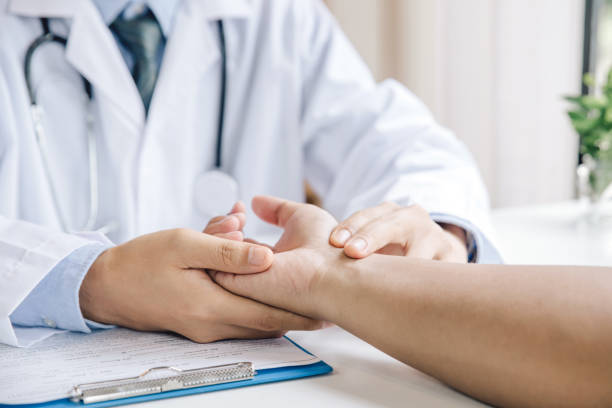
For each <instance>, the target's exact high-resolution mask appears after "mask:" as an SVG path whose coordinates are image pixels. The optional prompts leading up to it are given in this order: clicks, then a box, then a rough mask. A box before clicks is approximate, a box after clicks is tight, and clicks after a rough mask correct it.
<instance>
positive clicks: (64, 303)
mask: <svg viewBox="0 0 612 408" xmlns="http://www.w3.org/2000/svg"><path fill="white" fill-rule="evenodd" d="M109 247H110V246H109V245H104V244H100V243H95V244H90V245H86V246H83V247H81V248H79V249H77V250H75V251H73V252H72V253H71V254H70V255H68V256H67V257H66V258H64V259H62V260H61V261H60V262H59V263H58V264H57V265H56V266H55V267H54V268H53V269H52V270H51V271H50V272H49V273H48V274H47V276H45V278H44V279H43V280H42V281H40V283H39V284H38V285H37V286H36V287H35V288H34V289H33V290H32V291H31V292H30V293H29V294H28V296H27V297H26V298H25V299H24V300H23V302H21V304H20V305H19V306H18V307H17V308H16V309H15V310H14V311H13V313H12V314H11V316H10V320H11V323H12V324H13V325H17V326H22V327H24V326H25V327H45V328H50V329H63V330H70V331H79V332H84V333H90V332H91V329H92V328H93V329H97V328H107V327H110V326H107V325H100V324H98V323H95V322H88V321H86V320H85V319H84V318H83V314H82V313H81V307H80V304H79V290H80V288H81V283H82V282H83V279H84V278H85V275H86V274H87V272H88V271H89V268H90V267H91V265H92V264H93V263H94V261H95V260H96V259H97V258H98V256H99V255H100V254H101V253H102V252H104V251H105V250H106V249H108V248H109Z"/></svg>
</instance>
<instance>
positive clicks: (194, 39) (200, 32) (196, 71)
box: [147, 7, 220, 127]
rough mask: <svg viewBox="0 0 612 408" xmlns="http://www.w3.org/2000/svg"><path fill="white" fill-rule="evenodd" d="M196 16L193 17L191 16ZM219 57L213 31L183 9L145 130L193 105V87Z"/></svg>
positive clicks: (176, 23)
mask: <svg viewBox="0 0 612 408" xmlns="http://www.w3.org/2000/svg"><path fill="white" fill-rule="evenodd" d="M194 14H195V15H194ZM219 58H220V52H219V46H218V44H217V41H216V36H215V32H214V31H213V30H212V29H211V26H210V24H208V21H206V19H204V18H203V17H202V15H201V14H199V15H198V14H196V13H193V11H192V10H190V7H182V8H180V9H179V11H178V12H177V15H176V16H175V24H174V29H173V32H172V34H171V35H170V37H169V39H168V43H167V44H166V50H165V53H164V58H163V63H162V66H161V70H160V75H159V79H158V81H157V84H156V88H155V94H154V95H153V100H152V103H151V108H150V112H149V120H148V121H149V123H148V124H147V126H148V127H151V126H154V125H155V123H154V122H156V121H157V120H158V119H160V118H165V117H167V116H168V115H169V114H171V113H170V112H169V109H168V107H169V106H172V107H174V108H173V109H171V110H170V111H172V112H174V111H176V110H177V108H178V110H180V107H182V106H183V105H185V104H191V103H193V96H192V94H193V91H194V86H195V84H197V83H199V81H200V80H201V78H202V76H203V74H204V73H205V72H206V71H207V70H208V69H210V68H211V66H212V65H213V64H214V63H215V62H216V61H218V60H219Z"/></svg>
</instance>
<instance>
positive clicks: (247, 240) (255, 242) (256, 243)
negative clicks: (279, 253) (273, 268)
mask: <svg viewBox="0 0 612 408" xmlns="http://www.w3.org/2000/svg"><path fill="white" fill-rule="evenodd" d="M244 242H249V243H251V244H255V245H259V246H265V247H266V248H270V249H271V250H272V245H268V244H266V243H265V242H260V241H257V240H254V239H252V238H245V239H244Z"/></svg>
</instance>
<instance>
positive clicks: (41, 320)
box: [10, 0, 501, 333]
mask: <svg viewBox="0 0 612 408" xmlns="http://www.w3.org/2000/svg"><path fill="white" fill-rule="evenodd" d="M180 1H181V0H147V1H144V2H143V1H133V0H95V3H96V5H97V7H98V9H99V10H100V14H101V15H102V18H103V19H104V21H105V23H106V24H107V25H110V24H111V23H112V22H113V21H114V19H115V18H116V17H117V16H118V15H119V13H121V12H122V11H123V12H125V13H126V14H125V15H124V16H125V17H126V18H129V17H130V14H131V15H132V16H136V15H138V14H139V13H142V12H143V11H146V8H145V9H143V8H142V7H141V6H140V4H143V3H144V4H146V5H147V6H148V7H149V8H150V9H151V11H152V12H153V14H154V15H155V17H156V18H157V20H158V21H159V23H160V25H161V27H162V31H163V33H164V35H165V36H166V37H167V36H168V34H169V33H170V32H171V30H172V24H173V20H174V15H175V13H176V10H177V6H178V5H179V3H180ZM119 46H120V48H121V50H122V53H123V56H124V58H125V59H126V63H127V64H128V66H129V67H131V65H132V63H131V57H130V56H129V54H128V53H127V52H126V51H125V50H124V49H123V48H122V47H121V45H119ZM431 218H432V219H433V220H434V221H436V222H438V223H446V224H453V225H456V226H458V227H461V228H463V229H464V230H465V231H466V233H467V237H468V250H469V259H470V261H471V262H478V263H500V262H501V257H500V255H499V253H498V252H497V250H496V249H495V247H494V246H493V245H492V244H491V243H490V242H489V241H488V240H487V238H486V237H485V236H484V234H482V233H481V232H480V231H479V230H478V229H477V228H476V227H475V226H474V225H473V224H471V223H470V222H469V221H466V220H463V219H461V218H458V217H453V216H449V215H445V214H431ZM106 249H107V247H105V246H103V245H101V244H92V245H88V246H85V247H82V248H80V249H77V250H76V251H74V252H73V253H71V254H70V255H68V257H66V258H65V259H63V260H62V261H61V262H60V263H58V264H57V265H56V266H55V267H54V268H53V269H52V270H51V271H50V272H49V274H47V276H46V277H45V278H44V279H43V280H42V281H41V282H40V283H39V284H38V285H37V286H36V288H34V290H33V291H32V292H30V294H29V295H28V296H27V297H26V299H24V301H23V302H22V303H21V304H20V305H19V307H18V308H17V309H16V310H15V311H14V312H13V313H12V314H11V316H10V319H11V322H12V323H13V324H14V325H18V326H27V327H35V326H42V327H52V328H58V329H65V330H72V331H80V332H85V333H88V332H90V331H91V329H99V328H107V327H112V326H107V325H103V324H99V323H95V322H92V321H88V320H86V319H84V318H83V315H82V313H81V308H80V305H79V289H80V287H81V283H82V281H83V279H84V277H85V275H86V274H87V271H89V268H90V267H91V265H92V264H93V262H94V261H95V260H96V258H97V257H98V256H99V255H100V254H101V253H102V252H103V251H104V250H106Z"/></svg>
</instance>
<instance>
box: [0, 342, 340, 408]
mask: <svg viewBox="0 0 612 408" xmlns="http://www.w3.org/2000/svg"><path fill="white" fill-rule="evenodd" d="M286 338H287V337H286ZM287 339H288V340H289V341H291V342H292V343H293V344H295V345H296V346H297V347H299V348H300V349H301V350H303V351H305V352H306V353H308V354H311V355H312V353H310V352H309V351H308V350H305V349H304V348H303V347H301V346H300V345H299V344H296V343H295V342H294V341H293V340H291V339H289V338H287ZM332 371H333V368H332V367H331V366H329V365H328V364H326V363H325V362H323V361H319V362H317V363H314V364H309V365H304V366H293V367H279V368H271V369H267V370H257V373H256V375H255V376H254V377H253V378H252V379H249V380H243V381H236V382H228V383H223V384H215V385H207V386H203V387H196V388H188V389H181V390H175V391H167V392H161V393H157V394H149V395H141V396H137V397H131V398H123V399H117V400H112V401H105V402H98V403H91V404H83V403H80V402H73V401H71V400H70V399H68V398H66V399H61V400H56V401H49V402H44V403H38V404H24V405H8V404H6V405H5V404H0V407H11V408H17V407H19V408H26V407H27V408H39V407H40V408H43V407H44V408H46V407H48V408H60V407H61V408H74V407H77V406H82V407H91V408H103V407H114V406H119V405H127V404H135V403H138V402H146V401H153V400H160V399H167V398H176V397H182V396H186V395H194V394H203V393H206V392H213V391H221V390H228V389H232V388H241V387H248V386H251V385H257V384H267V383H272V382H279V381H287V380H295V379H298V378H305V377H313V376H317V375H322V374H327V373H330V372H332Z"/></svg>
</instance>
